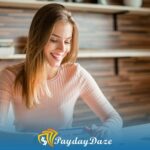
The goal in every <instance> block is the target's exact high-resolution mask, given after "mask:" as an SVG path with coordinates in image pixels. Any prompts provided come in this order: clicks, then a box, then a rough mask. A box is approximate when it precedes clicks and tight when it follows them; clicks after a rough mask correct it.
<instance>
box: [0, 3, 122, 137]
mask: <svg viewBox="0 0 150 150" xmlns="http://www.w3.org/2000/svg"><path fill="white" fill-rule="evenodd" d="M77 50H78V29H77V26H76V23H75V21H74V19H73V18H72V16H71V13H70V12H68V11H67V10H66V8H65V7H64V6H62V5H60V4H48V5H46V6H44V7H42V8H41V9H39V10H38V11H37V13H36V14H35V16H34V18H33V20H32V23H31V27H30V30H29V35H28V40H27V49H26V60H25V62H24V63H22V64H19V65H15V66H12V67H8V68H6V69H4V70H3V71H2V72H1V74H0V124H1V126H5V124H6V121H7V119H6V118H7V117H6V116H7V114H8V109H9V104H10V103H12V105H13V110H14V114H15V122H14V125H15V128H16V130H17V131H32V132H33V131H41V130H44V129H47V128H50V127H52V128H55V129H59V128H68V127H71V125H72V121H73V110H74V106H75V103H76V101H77V99H78V97H81V98H82V99H83V101H84V102H85V103H86V104H87V105H88V106H89V107H90V108H91V110H93V111H94V112H95V114H96V115H97V116H98V117H99V118H100V119H101V120H102V121H103V125H102V126H96V125H94V126H93V127H92V128H87V130H88V131H89V132H92V133H93V134H94V133H96V134H97V133H98V134H99V135H103V134H104V133H108V131H109V129H112V130H115V129H118V128H121V127H122V120H121V118H120V116H119V115H118V113H117V112H116V111H115V110H114V108H113V107H112V106H111V105H110V103H109V102H108V101H107V99H106V98H105V97H104V95H103V94H102V92H101V90H100V89H99V87H98V85H97V84H96V82H95V81H94V79H93V78H92V77H91V75H90V74H89V73H88V72H87V71H86V70H85V69H84V68H83V67H82V66H80V65H79V64H77V63H75V61H76V57H77Z"/></svg>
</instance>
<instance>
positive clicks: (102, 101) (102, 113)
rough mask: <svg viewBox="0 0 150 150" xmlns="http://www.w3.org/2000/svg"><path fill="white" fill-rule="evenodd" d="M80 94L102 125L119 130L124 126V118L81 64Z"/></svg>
mask: <svg viewBox="0 0 150 150" xmlns="http://www.w3.org/2000/svg"><path fill="white" fill-rule="evenodd" d="M79 70H80V77H79V79H80V81H79V83H80V90H81V92H80V96H81V98H82V99H83V101H84V102H85V103H86V104H87V105H88V106H89V107H90V109H91V110H92V111H93V112H95V114H96V115H97V116H98V117H99V118H100V119H101V120H102V122H103V124H102V126H103V127H105V128H108V129H110V130H112V131H115V132H117V131H118V130H120V129H121V128H122V119H121V117H120V115H119V114H118V113H117V112H116V110H115V109H114V108H113V106H112V105H111V104H110V103H109V101H108V100H107V99H106V97H105V96H104V94H103V93H102V91H101V90H100V88H99V87H98V85H97V83H96V82H95V80H94V79H93V78H92V76H91V75H90V74H89V73H88V72H87V71H86V70H85V69H83V68H82V67H81V66H79Z"/></svg>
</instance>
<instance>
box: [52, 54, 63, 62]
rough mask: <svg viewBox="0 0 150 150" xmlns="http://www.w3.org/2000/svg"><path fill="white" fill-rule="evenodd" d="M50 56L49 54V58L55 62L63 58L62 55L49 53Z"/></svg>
mask: <svg viewBox="0 0 150 150" xmlns="http://www.w3.org/2000/svg"><path fill="white" fill-rule="evenodd" d="M50 54H51V56H52V57H53V58H54V59H56V60H57V61H60V60H61V59H62V57H63V55H62V54H57V53H50Z"/></svg>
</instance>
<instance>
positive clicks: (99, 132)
mask: <svg viewBox="0 0 150 150" xmlns="http://www.w3.org/2000/svg"><path fill="white" fill-rule="evenodd" d="M85 130H86V131H87V132H88V133H89V134H90V135H91V136H94V137H97V138H99V139H107V138H110V136H111V131H110V129H109V128H108V127H105V126H96V125H95V124H93V125H92V126H91V128H90V127H85Z"/></svg>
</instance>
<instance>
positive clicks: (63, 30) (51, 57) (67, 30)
mask: <svg viewBox="0 0 150 150" xmlns="http://www.w3.org/2000/svg"><path fill="white" fill-rule="evenodd" d="M72 33H73V27H72V25H71V24H70V23H69V22H64V21H58V22H56V23H55V25H54V28H53V30H52V33H51V35H50V38H49V40H48V42H47V44H46V45H45V47H44V55H45V57H46V59H47V61H48V64H49V65H50V66H51V67H59V66H60V65H61V63H62V61H63V59H64V57H65V56H66V55H67V53H68V52H70V49H71V40H72Z"/></svg>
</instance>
